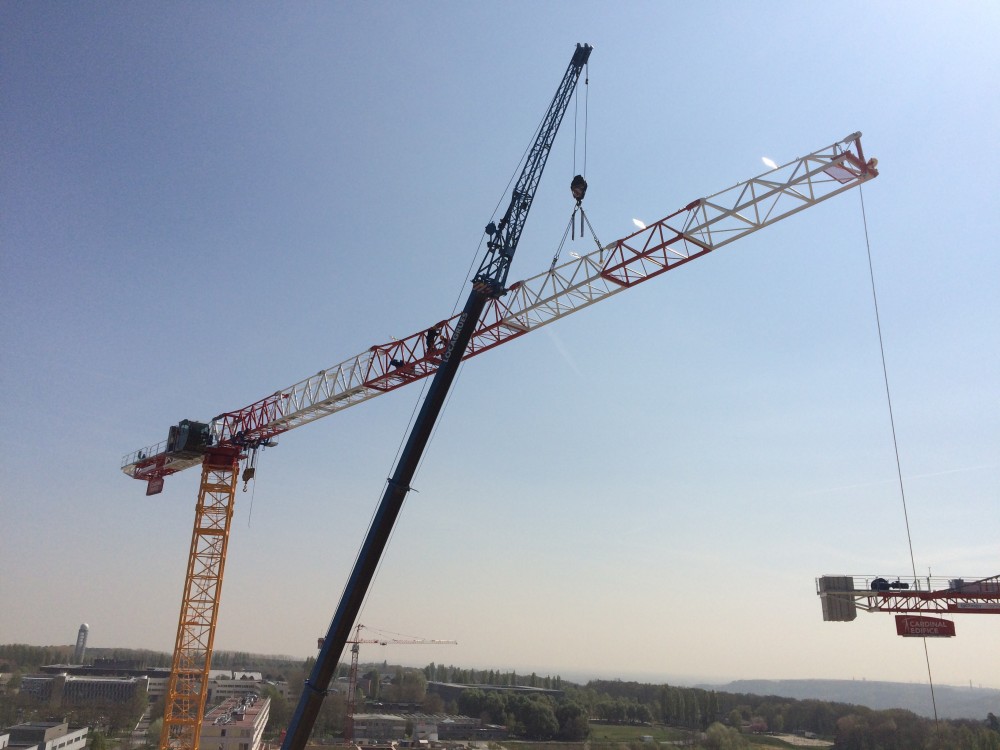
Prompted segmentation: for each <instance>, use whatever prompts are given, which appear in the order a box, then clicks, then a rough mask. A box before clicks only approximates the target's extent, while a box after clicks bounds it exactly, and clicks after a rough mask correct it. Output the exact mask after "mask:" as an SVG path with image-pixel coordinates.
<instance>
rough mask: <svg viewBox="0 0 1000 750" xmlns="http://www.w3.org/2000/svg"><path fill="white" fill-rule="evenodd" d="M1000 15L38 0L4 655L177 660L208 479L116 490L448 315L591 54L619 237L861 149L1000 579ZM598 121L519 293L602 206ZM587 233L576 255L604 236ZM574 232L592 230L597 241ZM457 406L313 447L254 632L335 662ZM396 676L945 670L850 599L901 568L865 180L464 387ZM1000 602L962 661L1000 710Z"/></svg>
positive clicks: (933, 516)
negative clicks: (402, 456)
mask: <svg viewBox="0 0 1000 750" xmlns="http://www.w3.org/2000/svg"><path fill="white" fill-rule="evenodd" d="M998 31H1000V6H998V5H997V4H995V3H987V2H979V3H977V2H970V3H961V4H940V3H901V2H899V3H846V4H844V3H841V4H838V5H836V6H830V5H826V4H820V3H790V2H787V3H786V2H774V3H765V4H747V3H721V2H716V3H699V4H691V3H679V2H677V3H629V4H624V5H621V6H619V7H617V8H615V9H614V10H612V6H611V5H610V4H608V3H596V2H572V3H568V2H566V3H562V2H560V3H547V4H536V3H522V2H514V3H502V4H498V3H458V2H453V3H452V2H448V3H443V2H437V3H402V2H398V3H385V2H372V3H364V4H360V3H346V2H343V3H299V4H272V3H266V4H265V3H249V4H246V3H241V4H236V3H209V4H205V3H173V4H170V5H159V4H153V3H124V2H123V3H88V4H72V3H70V4H66V3H60V4H51V3H30V2H6V3H3V4H2V5H0V92H2V93H0V97H2V98H0V102H2V112H0V118H2V119H0V126H2V139H0V149H2V170H0V200H2V203H0V253H2V260H0V263H2V265H0V300H2V305H3V314H2V316H0V351H2V356H0V386H2V388H3V393H4V404H3V409H2V414H3V416H2V422H3V428H4V429H3V430H2V431H0V529H2V544H0V602H2V605H0V642H27V643H34V644H40V645H41V644H54V643H60V644H68V643H72V642H73V640H74V638H75V636H76V631H77V628H78V626H79V624H80V623H82V622H87V623H89V624H90V643H91V645H93V646H132V647H145V648H153V649H160V650H164V651H167V650H169V649H171V648H172V645H173V639H174V632H175V628H176V622H177V613H178V609H179V605H180V595H181V588H182V584H183V577H184V570H185V563H186V556H187V551H188V545H189V540H190V533H191V523H192V520H193V517H194V501H195V497H196V488H197V480H198V477H197V476H196V472H193V471H191V472H187V473H185V474H182V475H179V476H176V477H171V478H168V480H167V485H166V490H165V491H164V493H163V494H162V495H160V496H158V497H155V498H152V499H148V498H146V497H144V496H143V485H142V484H140V483H138V482H135V481H132V480H130V479H127V478H126V477H124V476H123V475H122V474H121V473H120V472H119V471H118V465H119V461H120V457H121V456H122V454H124V453H126V452H127V451H130V450H133V449H136V448H139V447H141V446H144V445H147V444H150V443H153V442H156V441H158V440H160V439H162V438H164V437H165V436H166V431H167V428H168V426H169V425H170V424H173V423H176V422H177V421H178V420H180V419H184V418H190V419H201V420H208V419H211V418H212V417H213V416H215V415H216V414H218V413H219V412H222V411H226V410H230V409H234V408H237V407H240V406H243V405H246V404H249V403H250V402H252V401H255V400H257V399H259V398H261V397H263V396H265V395H267V394H270V393H273V392H274V391H275V390H277V389H278V388H281V387H284V386H288V385H290V384H292V383H294V382H297V381H299V380H300V379H302V378H304V377H306V376H308V375H310V374H312V373H315V372H316V371H318V370H320V369H322V368H324V367H327V366H330V365H332V364H334V363H337V362H340V361H341V360H343V359H346V358H348V357H350V356H353V355H355V354H357V353H359V352H361V351H364V350H365V349H367V347H369V346H371V345H373V344H378V343H383V342H386V341H388V340H389V338H390V337H391V336H397V337H400V336H404V335H407V334H409V333H411V332H414V331H417V330H420V329H421V328H423V327H425V326H426V325H427V324H429V323H431V322H434V321H436V320H440V319H441V318H443V317H445V316H446V315H447V314H448V313H449V312H450V311H451V309H452V305H453V303H454V301H455V300H456V299H459V298H461V297H464V296H465V294H466V288H465V287H464V286H463V279H464V278H465V273H466V270H467V268H468V267H469V265H470V263H471V262H472V261H473V259H474V258H475V257H476V253H477V247H478V244H479V241H480V238H481V236H482V229H483V227H484V225H485V224H486V223H487V222H488V221H489V219H490V215H491V212H492V211H493V207H494V205H495V204H496V203H497V202H498V201H499V200H500V199H501V196H502V195H503V192H504V188H505V186H506V184H507V181H508V179H509V177H510V176H511V174H512V173H513V172H514V170H515V168H516V164H517V161H518V159H519V158H520V155H521V153H522V151H523V150H524V148H525V147H526V146H527V144H528V142H529V140H530V138H531V135H532V132H533V129H534V127H535V125H536V123H537V122H538V120H539V118H540V117H541V115H542V113H543V112H544V110H545V108H546V106H547V105H548V103H549V100H550V99H551V97H552V94H553V92H554V91H555V87H556V84H557V83H558V81H559V78H560V76H561V75H562V72H563V71H564V70H565V67H566V64H567V63H568V61H569V58H570V56H571V55H572V52H573V49H574V45H575V43H577V42H589V43H591V44H593V45H594V47H595V50H594V53H593V55H592V58H591V65H590V71H589V76H590V89H589V100H588V111H589V127H588V138H587V147H586V158H587V163H586V167H587V177H588V180H589V182H590V191H589V193H588V196H587V201H586V205H587V207H588V210H589V215H590V218H591V220H592V222H593V224H594V227H595V229H596V230H597V232H598V234H599V235H600V236H601V239H602V240H604V241H605V242H607V241H610V240H612V239H615V238H616V237H620V236H622V235H625V234H627V233H629V232H631V231H632V230H633V226H632V218H633V217H637V218H640V219H643V220H646V221H652V220H655V219H657V218H660V217H662V216H664V215H666V214H667V213H670V212H672V211H674V210H675V209H677V208H679V207H680V206H683V205H685V204H687V203H688V202H689V201H691V200H692V199H693V198H697V197H699V196H702V195H707V194H710V193H713V192H715V191H717V190H720V189H723V188H726V187H729V186H730V185H732V184H734V183H736V182H738V181H740V180H743V179H746V178H748V177H750V176H752V175H755V174H757V173H759V172H762V171H764V169H765V167H764V166H763V164H762V163H761V157H764V156H767V157H769V158H771V159H774V160H775V161H777V162H778V163H782V162H784V161H787V160H789V159H792V158H794V157H797V156H800V155H802V154H805V153H807V152H809V151H812V150H814V149H817V148H820V147H822V146H825V145H827V144H830V143H832V142H834V141H836V140H839V139H840V138H843V137H844V136H846V135H848V134H849V133H852V132H854V131H856V130H861V131H863V132H864V139H863V143H864V146H865V149H866V152H867V154H868V155H870V156H876V157H877V158H878V159H879V166H880V169H881V172H882V176H881V177H879V178H878V179H877V180H876V181H874V182H872V183H870V184H869V185H867V186H866V187H865V189H864V200H865V206H866V209H867V216H868V226H869V237H870V241H871V247H872V254H873V259H874V272H875V277H876V282H877V289H878V294H879V303H880V307H881V313H882V330H883V335H884V340H885V352H886V359H887V367H888V372H889V377H890V384H891V388H892V397H893V405H894V408H895V418H896V432H897V437H898V441H899V449H900V464H901V467H902V473H903V477H904V486H905V489H906V496H907V503H908V510H909V518H910V528H911V533H912V539H913V548H914V553H915V560H916V566H917V570H918V572H919V573H921V574H925V573H926V572H927V570H928V569H930V570H931V571H932V572H933V574H934V575H935V576H937V575H942V576H964V577H974V576H985V575H993V574H996V573H1000V554H998V553H1000V542H998V539H1000V512H998V499H1000V458H998V457H1000V398H998V391H1000V388H998V385H1000V354H998V352H1000V346H998V344H1000V342H998V323H1000V295H998V294H997V284H998V281H1000V253H998V242H997V237H998V236H1000V212H998V211H997V208H996V198H997V176H998V174H1000V156H998V150H997V148H996V129H997V123H1000V100H998V98H997V96H996V82H997V80H998V76H1000V51H998V50H1000V48H998V46H997V44H996V40H997V38H998ZM577 146H578V148H577V163H576V167H575V168H574V163H573V130H572V120H571V119H569V118H568V119H567V121H566V124H565V125H564V127H563V130H562V132H561V133H560V135H559V138H558V143H557V146H556V148H555V149H554V151H553V154H552V157H551V159H550V161H549V166H548V169H547V171H546V174H545V176H544V178H543V184H542V188H541V190H540V192H539V196H538V199H537V201H536V204H535V207H534V209H533V212H532V215H531V217H530V218H529V220H528V224H527V228H526V230H525V233H524V236H523V238H522V242H521V245H520V248H519V250H518V256H517V258H516V260H515V264H514V268H513V269H512V273H511V278H512V279H516V278H524V277H528V276H532V275H534V274H536V273H538V272H540V271H542V270H544V269H545V268H547V267H548V263H549V261H550V259H551V257H552V254H553V252H554V250H555V248H556V246H557V244H558V242H559V239H560V237H561V236H562V232H563V229H564V228H565V225H566V222H567V221H568V219H569V215H570V211H571V208H572V205H571V203H572V202H571V198H570V196H569V193H568V187H567V186H568V184H569V180H570V178H571V177H572V176H573V174H574V171H579V170H580V169H581V166H582V133H581V135H580V136H579V137H578V140H577ZM569 249H571V248H568V249H567V250H569ZM576 249H578V250H586V249H587V246H585V245H580V246H578V247H577V248H576ZM418 395H419V387H416V386H415V387H411V388H408V389H402V390H400V391H397V392H395V393H393V394H391V395H388V396H386V397H384V398H380V399H376V400H374V401H372V402H369V403H365V404H363V405H361V406H358V407H356V408H354V409H350V410H348V411H346V412H343V413H341V414H338V415H336V416H334V417H331V418H329V419H326V420H323V421H321V422H319V423H316V424H313V425H310V426H308V427H304V428H302V429H300V430H297V431H294V432H292V433H289V434H288V435H286V436H284V437H283V438H282V439H281V444H280V446H279V447H278V448H276V449H274V450H271V451H267V452H266V453H265V454H264V455H263V456H262V457H261V461H260V465H259V468H258V477H259V478H258V481H257V483H256V485H255V487H254V488H253V492H252V493H247V494H240V495H239V497H238V509H237V517H236V520H235V522H234V529H233V534H232V539H231V544H230V553H229V561H228V567H227V574H226V580H225V586H224V591H223V603H222V610H221V618H220V623H219V628H218V635H217V640H216V645H217V647H218V648H220V649H226V650H245V651H256V652H268V653H285V654H292V655H297V656H303V657H304V656H306V655H309V654H312V653H313V648H314V644H315V638H316V637H317V636H318V635H320V634H322V633H324V632H325V630H326V627H327V624H328V622H329V618H330V616H331V614H332V612H333V609H334V607H335V605H336V602H337V599H338V598H339V595H340V592H341V589H342V586H343V583H344V581H345V579H346V576H347V573H348V571H349V569H350V566H351V564H352V562H353V559H354V556H355V553H356V550H357V548H358V545H359V544H360V542H361V539H362V537H363V534H364V531H365V528H366V526H367V523H368V520H369V518H370V515H371V513H372V511H373V509H374V507H375V504H376V502H377V500H378V498H379V496H380V494H381V489H382V484H383V481H384V478H385V477H386V476H387V475H388V474H389V473H390V471H391V468H392V464H393V457H394V454H395V450H396V448H397V446H398V444H399V442H400V441H401V440H402V439H403V437H404V435H405V431H406V427H407V421H408V418H409V415H410V413H411V411H412V409H413V407H414V404H415V401H416V399H417V397H418ZM415 487H416V489H417V490H418V492H416V493H413V494H411V496H410V498H409V500H408V501H407V505H406V507H405V508H404V511H403V515H402V517H401V520H400V522H399V523H398V525H397V528H396V531H395V535H394V538H393V541H392V543H391V546H390V548H389V550H388V553H387V555H386V558H385V560H384V561H383V565H382V568H381V570H380V573H379V576H378V579H377V581H376V585H375V587H374V589H373V591H372V592H371V595H370V597H369V601H368V603H367V606H366V609H365V611H364V613H363V616H362V621H363V622H365V623H366V624H370V625H373V626H377V627H379V628H382V629H387V630H391V631H394V632H399V633H405V634H407V635H415V636H422V637H427V638H441V639H445V638H447V639H456V640H458V641H459V643H460V645H458V646H450V647H438V648H431V647H420V648H417V647H399V648H398V649H396V650H393V651H392V652H391V653H390V650H389V649H386V650H385V651H384V653H383V652H379V651H378V650H377V649H372V650H371V651H370V652H369V653H367V654H365V657H370V658H372V659H382V658H387V659H389V660H398V661H405V662H409V663H414V664H425V663H427V662H430V661H437V662H446V663H454V664H460V665H463V666H467V667H479V668H501V669H517V670H518V671H522V670H537V671H539V672H542V673H545V672H551V673H553V674H555V673H560V674H563V675H573V676H576V677H582V678H586V677H592V676H607V677H618V676H620V677H641V678H646V679H656V680H671V681H679V680H681V679H687V678H700V679H711V680H724V679H731V678H802V677H817V678H847V679H850V678H857V679H862V678H864V679H869V680H902V681H914V682H919V681H924V680H926V675H927V672H926V667H925V665H924V661H923V649H922V646H921V644H920V642H919V641H912V640H906V639H902V638H899V637H897V636H896V635H895V630H894V625H893V621H892V617H891V616H890V615H879V614H864V613H862V614H861V615H860V616H859V619H858V620H857V621H855V622H854V623H850V624H841V623H837V624H834V623H824V622H822V619H821V613H820V603H819V600H818V598H817V597H816V596H815V594H814V578H815V577H816V576H818V575H821V574H824V573H856V574H859V575H860V574H882V575H896V574H906V573H908V572H909V570H910V559H909V552H908V546H907V533H906V528H905V526H904V519H903V509H902V502H901V500H900V493H899V487H898V482H897V480H896V464H895V457H894V453H893V446H892V435H891V431H890V426H889V417H888V413H887V407H886V396H885V390H884V385H883V379H882V365H881V360H880V356H879V344H878V336H877V331H876V326H875V318H874V314H873V308H872V292H871V284H870V281H869V271H868V261H867V255H866V247H865V232H864V227H863V223H862V215H861V204H860V200H859V195H858V193H857V191H854V192H852V193H849V194H846V195H844V196H840V197H838V198H836V199H834V200H831V201H829V202H827V203H825V204H823V205H821V206H818V207H816V208H814V209H810V210H809V211H806V212H804V213H802V214H799V215H797V216H795V217H793V218H791V219H789V220H787V221H785V222H782V223H781V224H779V225H777V226H775V227H772V228H770V229H768V230H765V231H763V232H760V233H758V234H756V235H754V236H752V237H750V238H747V239H745V240H743V241H741V242H739V243H735V244H734V245H731V246H729V247H728V248H726V249H725V250H723V251H720V252H719V253H717V254H713V255H711V256H709V257H707V258H704V259H702V260H699V261H698V262H697V263H692V264H690V265H687V266H685V267H683V268H682V269H679V270H677V271H676V272H674V273H670V274H667V275H666V276H664V277H662V278H660V279H658V280H657V281H655V282H651V283H649V284H647V285H643V286H641V287H639V288H636V289H635V290H632V291H629V292H628V293H627V294H622V295H619V296H617V297H615V298H614V299H612V300H609V301H607V302H606V303H603V304H602V305H598V306H596V307H593V308H591V309H589V310H586V311H584V312H581V313H580V314H579V315H575V316H573V317H571V318H569V319H566V320H564V321H560V322H559V323H557V324H555V325H552V326H550V327H548V328H545V329H543V330H541V331H539V332H537V333H535V334H533V335H532V336H528V337H525V338H523V339H520V340H518V341H516V342H513V343H511V344H509V345H507V346H505V347H501V348H500V349H498V350H496V351H494V352H491V353H490V354H489V355H486V356H483V357H479V358H477V359H475V360H473V361H471V362H469V363H468V364H467V365H466V366H465V367H464V368H463V371H462V374H461V376H460V378H459V381H458V383H457V386H456V388H455V390H454V393H453V397H452V399H451V401H450V403H449V405H448V408H447V410H446V412H445V413H444V416H443V419H442V421H441V424H440V427H439V429H438V431H437V434H436V436H435V438H434V441H433V443H432V445H431V447H430V450H429V453H428V455H427V457H426V460H425V462H424V465H423V467H422V469H421V471H420V473H419V475H418V476H417V478H416V481H415ZM998 626H1000V618H989V617H974V616H965V617H959V618H957V628H958V637H956V638H954V639H950V640H947V641H935V642H932V643H930V644H929V646H930V655H931V664H932V669H933V672H934V676H935V679H936V680H937V681H939V682H942V683H951V684H959V685H963V684H968V683H969V682H970V681H971V682H972V683H973V684H975V685H980V684H981V685H984V686H991V687H1000V677H998V675H1000V649H997V647H996V644H997V633H998Z"/></svg>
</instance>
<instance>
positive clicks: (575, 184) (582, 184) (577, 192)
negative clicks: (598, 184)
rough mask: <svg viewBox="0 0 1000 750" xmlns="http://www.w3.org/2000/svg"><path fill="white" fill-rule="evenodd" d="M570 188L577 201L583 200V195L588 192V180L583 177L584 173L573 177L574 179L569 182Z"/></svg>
mask: <svg viewBox="0 0 1000 750" xmlns="http://www.w3.org/2000/svg"><path fill="white" fill-rule="evenodd" d="M569 189H570V191H571V192H572V193H573V197H574V198H576V202H577V203H579V202H580V201H582V200H583V196H585V195H586V194H587V181H586V180H585V179H583V175H579V174H578V175H577V176H576V177H574V178H573V181H572V182H571V183H570V184H569Z"/></svg>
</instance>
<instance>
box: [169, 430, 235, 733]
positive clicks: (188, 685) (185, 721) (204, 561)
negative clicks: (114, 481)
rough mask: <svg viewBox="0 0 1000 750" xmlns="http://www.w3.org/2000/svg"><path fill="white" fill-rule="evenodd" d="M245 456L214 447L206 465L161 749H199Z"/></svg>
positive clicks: (204, 464) (232, 448)
mask: <svg viewBox="0 0 1000 750" xmlns="http://www.w3.org/2000/svg"><path fill="white" fill-rule="evenodd" d="M239 459H240V451H239V449H238V448H235V447H231V446H230V447H221V448H212V449H210V450H209V452H208V453H207V454H206V455H205V457H204V462H203V464H202V474H201V485H200V488H199V490H198V505H197V508H196V512H195V523H194V531H193V533H192V535H191V551H190V554H189V556H188V569H187V576H186V578H185V582H184V598H183V601H182V602H181V612H180V619H179V621H178V625H177V640H176V642H175V645H174V659H173V664H172V666H171V669H170V681H169V682H168V684H167V695H166V703H165V704H164V710H163V730H162V732H161V734H160V748H161V750H168V748H171V749H173V750H197V748H198V736H199V733H200V731H201V720H202V716H203V715H204V707H205V697H206V693H207V690H208V673H209V669H210V668H211V660H212V647H213V642H214V639H215V625H216V622H217V621H218V614H219V597H220V595H221V590H222V576H223V571H224V568H225V564H226V547H227V545H228V543H229V528H230V525H231V523H232V518H233V508H234V501H235V497H236V484H237V479H238V471H239Z"/></svg>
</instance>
